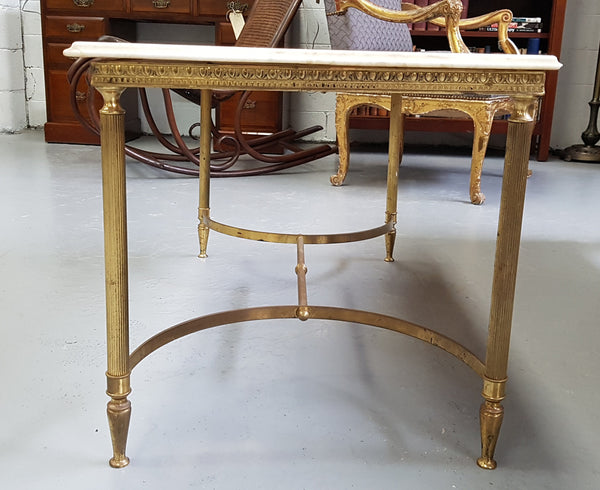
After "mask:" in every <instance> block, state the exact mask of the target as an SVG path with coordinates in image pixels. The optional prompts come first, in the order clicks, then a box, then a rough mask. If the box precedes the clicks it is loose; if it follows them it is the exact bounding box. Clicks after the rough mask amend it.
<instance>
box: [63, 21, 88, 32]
mask: <svg viewBox="0 0 600 490" xmlns="http://www.w3.org/2000/svg"><path fill="white" fill-rule="evenodd" d="M84 29H85V26H84V25H82V24H78V23H77V22H75V24H67V31H69V32H81V31H83V30H84Z"/></svg>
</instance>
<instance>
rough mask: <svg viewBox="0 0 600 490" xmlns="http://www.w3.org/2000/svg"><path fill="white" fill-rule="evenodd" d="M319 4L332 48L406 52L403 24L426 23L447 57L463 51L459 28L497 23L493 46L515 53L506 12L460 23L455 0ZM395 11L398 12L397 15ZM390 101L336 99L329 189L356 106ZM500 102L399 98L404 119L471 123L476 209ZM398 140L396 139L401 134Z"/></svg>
mask: <svg viewBox="0 0 600 490" xmlns="http://www.w3.org/2000/svg"><path fill="white" fill-rule="evenodd" d="M375 1H376V2H377V3H376V4H375V3H371V2H370V1H368V0H325V10H326V13H327V23H328V27H329V35H330V40H331V47H332V49H355V50H356V49H357V50H363V49H365V50H380V51H412V49H413V43H412V38H411V35H410V31H409V28H408V26H407V24H409V23H416V22H430V23H431V24H434V25H436V26H438V27H439V28H440V29H446V32H447V37H448V44H449V47H450V50H451V51H452V52H469V50H468V48H467V47H466V45H465V43H464V41H463V39H462V36H461V34H460V29H477V28H479V27H483V26H488V25H490V24H491V23H496V22H497V23H498V45H499V47H500V48H501V49H502V51H504V52H505V53H510V54H518V53H519V51H518V49H517V47H516V46H515V45H514V43H513V42H512V41H511V40H510V39H509V38H508V25H509V23H510V21H511V20H512V12H511V11H510V10H498V11H495V12H491V13H489V14H486V15H482V16H478V17H473V18H470V19H469V18H462V19H461V13H462V2H461V1H460V0H442V1H440V2H437V3H435V4H432V5H428V6H427V7H419V6H417V5H415V4H412V3H401V2H400V1H399V0H375ZM399 6H401V8H402V10H398V7H399ZM390 100H391V99H390V97H389V96H385V95H369V94H359V93H356V94H354V93H353V94H342V93H340V94H337V97H336V115H335V117H336V119H335V125H336V133H337V143H338V153H339V165H338V170H337V173H336V174H335V175H332V176H331V183H332V184H333V185H336V186H339V185H342V184H343V182H344V180H345V178H346V175H347V173H348V166H349V160H350V155H349V140H348V138H349V135H348V130H349V120H350V114H351V112H352V111H353V110H354V109H355V108H356V107H358V106H362V105H373V106H379V107H382V108H383V109H385V110H388V111H389V110H390ZM509 104H510V102H509V100H508V99H507V98H505V97H501V96H498V97H490V96H481V97H478V96H473V95H468V96H465V97H456V96H444V95H428V94H416V95H415V94H411V95H407V96H405V97H403V99H402V111H403V114H405V115H408V114H410V115H420V114H426V113H429V112H432V111H436V110H448V109H452V110H457V111H460V112H462V113H465V114H467V115H468V116H469V117H470V118H471V119H472V120H473V150H472V160H471V172H470V184H469V194H470V199H471V202H472V203H473V204H482V203H483V202H484V200H485V195H484V194H483V192H482V191H481V173H482V167H483V160H484V158H485V153H486V150H487V145H488V142H489V137H490V133H491V128H492V123H493V120H494V116H495V114H496V113H497V112H498V111H499V110H506V111H509V110H510V106H509ZM401 140H402V135H401Z"/></svg>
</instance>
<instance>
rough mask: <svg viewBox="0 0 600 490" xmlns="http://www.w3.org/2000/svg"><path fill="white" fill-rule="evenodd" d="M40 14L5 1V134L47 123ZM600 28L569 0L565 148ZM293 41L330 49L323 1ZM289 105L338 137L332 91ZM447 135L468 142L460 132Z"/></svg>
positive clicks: (579, 120) (560, 134)
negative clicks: (458, 134) (460, 135)
mask: <svg viewBox="0 0 600 490" xmlns="http://www.w3.org/2000/svg"><path fill="white" fill-rule="evenodd" d="M39 12H40V3H39V0H0V104H1V105H0V107H2V111H0V132H10V131H18V130H20V129H23V128H24V127H26V126H28V125H29V126H40V125H42V124H43V123H44V122H45V118H46V113H45V101H44V80H43V76H42V59H41V58H42V56H41V53H42V46H41V29H40V13H39ZM171 32H172V31H171ZM598 32H600V1H598V0H569V2H568V4H567V15H566V21H565V32H564V40H563V53H562V56H561V61H562V62H563V64H564V67H563V69H562V70H561V73H560V75H559V85H558V95H557V100H556V110H555V117H554V126H553V131H552V146H553V147H556V148H563V147H565V146H569V145H572V144H577V143H580V142H581V138H580V135H581V132H582V131H583V130H584V129H585V127H586V126H587V121H588V116H589V109H588V102H589V101H590V99H591V98H592V91H593V84H594V72H595V66H596V58H597V53H598V43H599V37H600V36H599V34H598ZM142 33H143V28H142ZM288 44H289V45H290V46H297V47H306V48H315V49H328V48H329V39H328V33H327V23H326V19H325V14H324V10H323V3H322V2H321V3H319V4H317V2H316V0H304V3H303V4H302V6H301V7H300V10H299V12H298V15H297V16H296V19H295V20H294V23H293V25H292V30H291V32H290V35H289V36H288ZM289 107H290V108H291V110H290V114H289V120H290V123H291V125H292V126H294V127H298V128H300V127H306V126H311V125H314V124H320V125H322V126H323V127H324V128H325V129H324V130H323V131H321V132H319V133H316V134H315V135H314V136H313V138H314V139H324V140H333V139H334V138H335V129H334V123H333V110H334V98H333V96H332V95H331V94H293V95H292V96H291V97H290V101H289ZM185 110H187V109H185ZM194 110H195V109H193V110H191V111H188V112H190V117H194V114H193V112H194ZM368 134H369V136H368V138H369V140H370V141H372V140H373V139H375V138H380V139H381V138H383V139H385V137H386V136H385V134H381V133H380V134H379V135H375V134H374V133H373V132H368ZM446 137H447V138H450V139H454V140H456V141H457V142H460V141H462V140H461V138H460V137H459V136H457V135H446ZM457 138H458V139H457ZM466 141H468V136H467V138H466Z"/></svg>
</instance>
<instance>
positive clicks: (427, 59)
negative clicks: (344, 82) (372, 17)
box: [64, 41, 562, 71]
mask: <svg viewBox="0 0 600 490" xmlns="http://www.w3.org/2000/svg"><path fill="white" fill-rule="evenodd" d="M64 55H65V56H67V57H69V58H103V59H135V60H164V61H183V62H205V63H248V62H251V63H259V64H276V65H286V64H293V65H312V66H354V67H364V68H367V67H378V68H386V67H389V68H392V67H394V68H403V67H406V68H436V69H439V68H450V69H453V68H454V69H474V70H477V69H491V70H505V69H506V70H512V71H528V70H534V71H535V70H541V71H554V70H558V69H559V68H560V67H561V66H562V65H561V63H559V61H558V60H557V59H556V57H555V56H548V55H514V54H502V53H498V54H484V53H451V52H439V51H436V52H432V51H429V52H414V53H413V52H389V51H335V50H328V49H290V48H242V47H234V46H206V45H179V44H149V43H113V42H87V41H77V42H75V43H73V44H72V45H71V47H69V48H67V49H65V50H64Z"/></svg>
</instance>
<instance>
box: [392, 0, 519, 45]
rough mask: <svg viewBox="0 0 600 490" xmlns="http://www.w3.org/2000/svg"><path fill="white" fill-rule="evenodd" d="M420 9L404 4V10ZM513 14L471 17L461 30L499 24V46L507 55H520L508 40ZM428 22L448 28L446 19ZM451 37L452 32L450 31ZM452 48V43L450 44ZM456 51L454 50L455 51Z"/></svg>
mask: <svg viewBox="0 0 600 490" xmlns="http://www.w3.org/2000/svg"><path fill="white" fill-rule="evenodd" d="M417 8H419V7H418V6H417V5H415V4H412V3H402V9H406V10H408V11H412V10H415V9H417ZM512 18H513V13H512V12H511V11H510V10H508V9H503V10H495V11H494V12H490V13H488V14H483V15H479V16H477V17H470V18H466V19H460V21H459V23H458V27H459V29H464V30H469V29H479V28H480V27H485V26H489V25H491V24H493V23H496V22H497V23H498V44H499V45H500V48H501V49H502V51H503V52H505V53H507V54H519V49H518V48H517V46H515V43H513V42H512V41H511V40H510V39H509V38H508V26H509V24H510V22H511V21H512ZM428 22H431V23H432V24H434V25H436V26H439V27H446V21H445V19H444V18H437V19H431V20H429V21H428ZM448 36H450V31H448ZM450 46H451V47H452V43H451V44H450ZM453 51H454V50H453Z"/></svg>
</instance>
